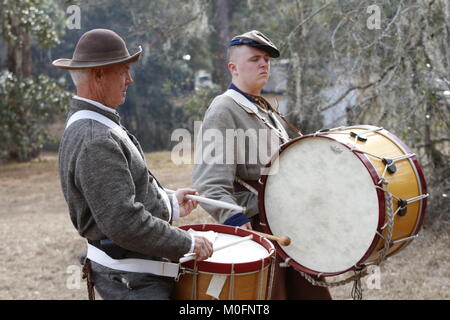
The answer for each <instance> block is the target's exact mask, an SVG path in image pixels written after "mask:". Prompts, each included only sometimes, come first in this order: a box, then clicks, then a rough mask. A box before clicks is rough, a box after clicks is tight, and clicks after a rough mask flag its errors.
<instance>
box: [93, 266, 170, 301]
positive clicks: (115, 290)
mask: <svg viewBox="0 0 450 320" xmlns="http://www.w3.org/2000/svg"><path fill="white" fill-rule="evenodd" d="M91 264H92V279H93V282H94V288H95V290H96V291H97V292H98V294H100V296H101V297H102V298H103V299H104V300H169V299H170V293H171V292H172V288H173V285H174V279H173V278H170V277H161V276H155V275H153V274H149V273H137V272H124V271H117V270H113V269H110V268H107V267H104V266H102V265H100V264H98V263H95V262H94V261H91Z"/></svg>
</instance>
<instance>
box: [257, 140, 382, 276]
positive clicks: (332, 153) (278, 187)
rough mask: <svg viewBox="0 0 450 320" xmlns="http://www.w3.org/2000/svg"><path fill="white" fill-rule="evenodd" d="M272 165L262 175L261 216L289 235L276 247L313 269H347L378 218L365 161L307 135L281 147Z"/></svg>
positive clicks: (363, 249)
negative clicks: (288, 241) (285, 243)
mask: <svg viewBox="0 0 450 320" xmlns="http://www.w3.org/2000/svg"><path fill="white" fill-rule="evenodd" d="M276 169H277V170H278V172H277V173H275V174H273V175H272V174H269V175H268V176H266V178H267V180H266V181H265V186H264V212H265V213H264V214H265V217H264V218H265V219H266V222H267V224H268V226H269V229H270V232H271V233H272V234H276V235H285V236H289V237H290V238H291V240H292V242H291V244H290V245H289V246H286V247H279V246H277V250H281V251H282V252H284V253H285V255H287V256H288V257H289V258H290V259H292V260H294V261H295V262H296V264H298V265H299V266H300V267H301V269H302V270H303V271H305V270H306V271H309V270H310V271H312V273H314V274H317V273H324V274H339V273H342V272H345V271H347V270H349V269H350V268H352V267H353V266H354V265H355V264H356V263H357V262H358V261H360V260H361V259H362V258H363V257H364V256H365V254H366V253H367V251H368V249H369V248H370V246H371V245H372V243H373V241H374V238H375V236H376V231H377V226H378V225H379V223H380V221H379V220H380V215H379V199H378V193H377V190H376V188H375V184H374V182H373V179H372V176H371V174H370V172H369V171H368V169H367V167H366V166H365V164H364V163H363V162H362V161H361V160H360V158H359V157H358V156H356V155H355V154H354V153H353V152H352V151H351V150H350V149H349V148H348V147H347V146H345V145H343V144H341V143H340V142H338V141H336V140H333V139H330V138H326V137H314V136H309V137H303V138H300V139H298V140H296V141H295V142H294V143H290V144H289V145H288V146H287V147H286V148H285V149H283V151H282V152H281V153H280V155H279V163H278V167H277V168H276Z"/></svg>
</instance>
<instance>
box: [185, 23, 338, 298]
mask: <svg viewBox="0 0 450 320" xmlns="http://www.w3.org/2000/svg"><path fill="white" fill-rule="evenodd" d="M228 47H229V49H228V57H229V61H228V69H229V71H230V73H231V77H232V83H231V84H230V86H229V88H228V90H227V91H226V92H225V93H224V94H222V95H219V96H217V97H216V98H215V99H214V100H213V102H212V103H211V105H210V106H209V108H208V110H207V111H206V113H205V117H204V119H203V124H202V129H201V132H200V134H199V136H198V138H197V145H196V159H195V163H196V165H195V166H194V169H193V175H192V181H193V186H194V188H196V189H197V190H198V192H199V193H200V194H201V195H202V196H205V197H207V198H212V199H215V200H220V201H224V202H228V203H232V204H236V205H239V206H243V207H246V209H247V210H246V212H245V214H244V213H243V212H236V210H233V209H223V208H218V207H213V206H211V205H202V207H203V208H204V209H205V210H206V211H208V212H209V213H210V214H211V215H212V216H213V217H214V218H215V219H216V220H217V221H218V222H219V223H222V224H226V225H232V226H239V227H241V228H249V229H251V228H254V229H259V228H260V225H259V218H258V196H257V193H256V192H255V189H256V190H257V185H258V182H257V181H258V180H259V178H260V177H261V175H262V174H263V173H264V172H263V170H264V167H263V166H264V165H265V164H267V163H268V162H269V161H270V159H271V155H272V154H273V153H274V152H276V151H277V150H278V147H279V145H280V144H281V143H283V142H286V141H288V140H289V136H288V134H287V133H286V131H285V129H284V128H283V126H282V125H281V122H280V119H279V118H278V117H277V115H276V114H275V112H274V111H273V108H272V107H271V105H270V104H269V103H268V102H267V101H266V100H265V99H264V98H263V97H262V96H261V89H262V88H263V87H264V86H265V85H266V84H267V82H268V79H269V75H270V59H271V58H278V57H279V55H280V53H279V51H278V49H277V48H276V46H275V45H274V44H273V42H272V41H271V40H270V39H269V38H267V37H266V36H265V35H263V34H262V33H261V32H259V31H256V30H253V31H249V32H247V33H244V34H242V35H239V36H236V37H234V38H233V39H232V40H231V41H230V43H229V45H228ZM213 136H214V139H213V138H212V137H213ZM212 150H214V152H212ZM255 154H256V156H255ZM278 262H281V261H278ZM272 298H273V299H330V298H331V297H330V294H329V292H328V289H327V288H322V287H315V286H313V285H311V284H310V283H309V282H308V281H306V280H305V279H304V278H303V277H302V276H301V275H300V273H298V272H297V271H296V270H294V269H293V268H292V267H289V268H279V267H278V264H277V267H276V271H275V280H274V288H273V292H272Z"/></svg>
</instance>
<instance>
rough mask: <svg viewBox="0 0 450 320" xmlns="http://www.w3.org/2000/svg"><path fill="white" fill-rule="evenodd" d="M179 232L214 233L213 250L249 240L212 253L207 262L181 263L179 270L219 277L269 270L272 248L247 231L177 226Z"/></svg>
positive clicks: (206, 225) (202, 226)
mask: <svg viewBox="0 0 450 320" xmlns="http://www.w3.org/2000/svg"><path fill="white" fill-rule="evenodd" d="M180 229H184V230H189V229H193V230H195V231H214V232H217V236H216V239H215V241H214V244H213V246H214V247H218V246H221V245H222V244H224V243H226V242H229V241H234V240H236V239H239V238H241V237H246V236H249V235H252V236H253V237H252V239H251V240H248V241H243V242H241V243H239V244H236V245H235V246H231V247H228V248H224V249H222V250H219V251H216V252H214V253H213V255H212V256H211V257H210V258H209V259H206V260H203V261H187V262H185V263H183V266H185V267H187V268H190V269H198V270H199V271H202V272H210V273H222V274H230V273H248V272H254V271H257V270H261V269H263V268H265V267H267V266H269V264H270V262H271V260H272V257H273V256H274V254H275V248H274V246H273V244H272V243H271V242H270V241H269V240H267V239H266V238H264V237H263V236H260V235H257V234H255V233H253V232H251V231H249V230H245V229H241V228H237V227H231V226H226V225H220V224H196V225H185V226H180Z"/></svg>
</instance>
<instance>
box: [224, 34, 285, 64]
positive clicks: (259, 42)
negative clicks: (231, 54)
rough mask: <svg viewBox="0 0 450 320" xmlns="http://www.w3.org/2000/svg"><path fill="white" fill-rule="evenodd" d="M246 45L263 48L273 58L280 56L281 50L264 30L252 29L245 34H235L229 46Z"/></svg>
mask: <svg viewBox="0 0 450 320" xmlns="http://www.w3.org/2000/svg"><path fill="white" fill-rule="evenodd" d="M241 45H246V46H250V47H254V48H258V49H260V50H263V51H265V52H267V53H268V54H269V56H270V57H271V58H278V57H279V56H280V51H279V50H278V48H277V47H276V46H275V45H274V44H273V42H272V41H271V40H270V39H269V38H267V37H266V36H265V35H264V34H263V33H262V32H259V31H258V30H252V31H249V32H246V33H244V34H241V35H238V36H235V37H234V38H233V39H231V41H230V43H229V44H228V47H232V46H241Z"/></svg>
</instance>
